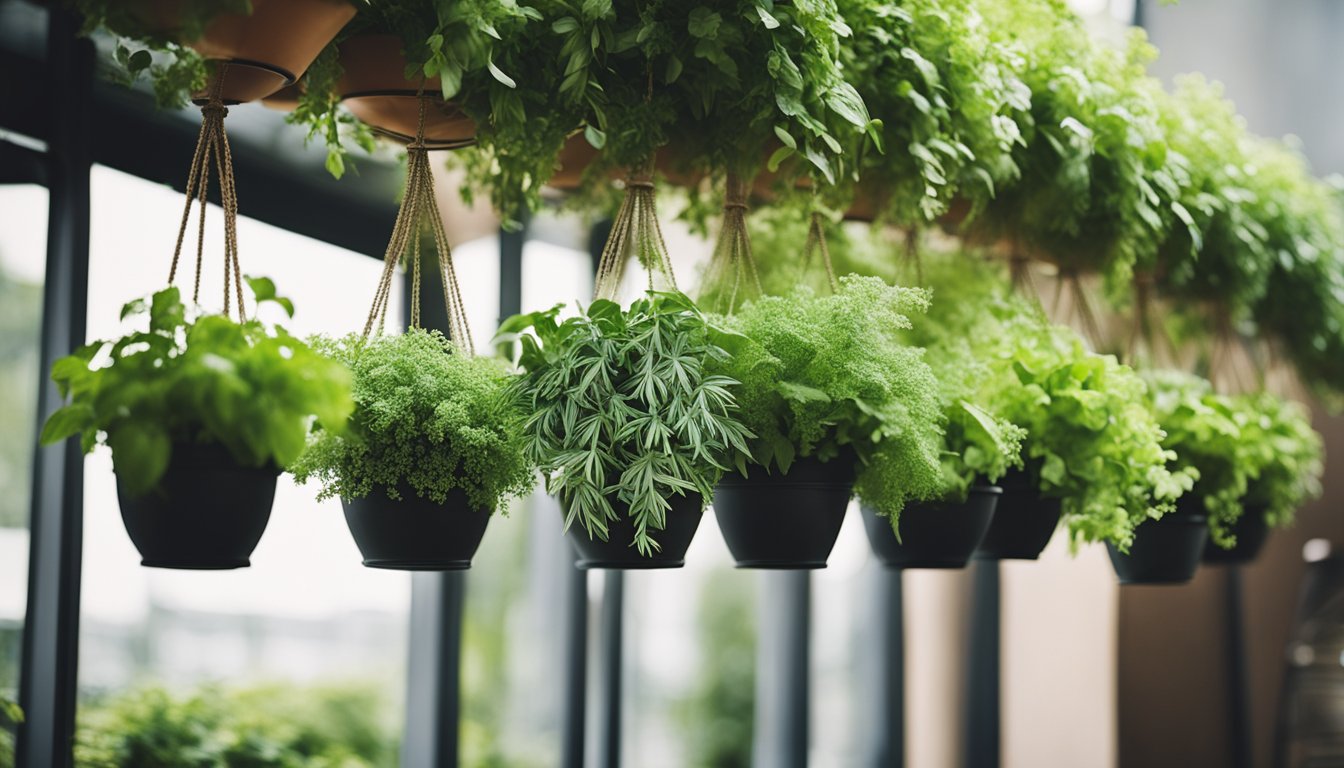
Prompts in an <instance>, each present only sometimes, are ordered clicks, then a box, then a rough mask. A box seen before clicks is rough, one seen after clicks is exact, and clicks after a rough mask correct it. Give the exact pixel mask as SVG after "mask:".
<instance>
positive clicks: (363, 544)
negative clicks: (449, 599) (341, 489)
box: [341, 485, 490, 571]
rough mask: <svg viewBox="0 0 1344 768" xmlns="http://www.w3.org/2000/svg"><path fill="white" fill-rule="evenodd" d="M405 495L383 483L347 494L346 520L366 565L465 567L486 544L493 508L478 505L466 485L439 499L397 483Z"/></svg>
mask: <svg viewBox="0 0 1344 768" xmlns="http://www.w3.org/2000/svg"><path fill="white" fill-rule="evenodd" d="M397 493H398V494H399V495H400V496H401V499H400V500H396V501H394V500H393V499H391V498H389V497H388V495H387V491H385V490H383V489H381V488H379V489H377V490H375V491H374V492H373V493H370V494H369V495H368V496H365V497H363V498H360V499H351V500H349V501H346V500H345V499H342V500H341V506H343V507H345V522H346V524H347V525H349V526H350V534H351V535H352V536H354V537H355V544H356V545H357V546H358V547H359V551H360V554H362V555H364V565H366V566H368V567H370V568H388V569H392V570H398V571H463V570H466V569H468V568H470V567H471V558H472V556H473V555H475V554H476V548H477V547H479V546H481V538H482V537H483V536H485V526H486V524H487V523H489V522H490V509H489V508H487V507H473V506H471V505H470V504H469V503H467V494H466V493H464V492H463V491H462V489H460V488H454V489H453V490H451V491H449V492H448V498H447V499H445V501H444V503H442V504H438V503H435V502H433V501H430V500H429V499H425V498H422V497H420V496H417V495H416V494H415V490H414V489H412V488H411V487H410V486H408V485H402V486H401V487H399V488H398V489H397Z"/></svg>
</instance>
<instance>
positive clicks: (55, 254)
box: [16, 5, 94, 768]
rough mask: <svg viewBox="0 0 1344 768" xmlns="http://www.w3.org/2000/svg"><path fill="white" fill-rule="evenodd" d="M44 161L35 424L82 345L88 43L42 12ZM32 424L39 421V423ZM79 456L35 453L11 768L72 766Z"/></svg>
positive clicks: (55, 9) (74, 27)
mask: <svg viewBox="0 0 1344 768" xmlns="http://www.w3.org/2000/svg"><path fill="white" fill-rule="evenodd" d="M49 13H50V26H49V28H48V33H47V35H48V36H47V73H48V74H49V75H50V83H49V84H48V85H49V87H48V89H47V93H49V94H52V96H51V99H50V105H51V114H50V132H49V133H48V136H49V139H50V140H49V142H48V148H49V149H48V159H49V162H50V167H49V186H48V188H49V192H50V198H49V199H50V203H49V205H50V214H49V220H48V225H47V268H46V284H45V285H44V286H43V294H42V338H41V355H40V364H39V366H38V370H39V375H40V376H41V377H42V380H41V382H40V383H39V386H38V402H37V411H38V418H39V419H40V420H41V421H45V420H46V418H47V417H48V416H49V415H50V414H51V413H52V412H53V411H55V410H56V409H57V408H58V407H60V404H61V398H60V395H59V393H58V392H57V391H56V388H55V387H54V386H53V385H52V383H51V382H50V381H49V380H48V379H47V378H46V372H47V371H48V370H50V369H51V364H52V363H53V362H55V360H56V359H57V358H60V357H62V356H64V355H66V354H69V353H70V352H71V351H72V350H74V349H75V348H76V347H79V346H80V345H82V344H83V343H84V334H85V330H86V311H87V308H88V281H89V170H90V168H91V166H92V149H91V140H90V134H89V126H90V125H91V124H92V119H91V117H90V115H89V104H90V103H91V102H92V82H93V60H94V55H93V44H92V43H91V42H90V41H88V40H86V39H82V38H79V37H78V35H77V32H78V30H79V20H78V19H77V18H76V17H75V16H74V14H72V13H70V12H68V11H66V10H64V9H62V8H60V7H59V6H56V5H53V6H50V8H49ZM39 426H40V424H39ZM83 517H84V456H83V454H82V453H81V451H80V447H79V441H78V440H73V439H72V440H67V441H65V442H64V443H63V444H61V445H52V446H47V447H42V448H37V449H36V450H35V454H34V459H33V491H32V517H31V519H30V523H29V525H30V528H29V530H30V536H31V540H30V544H29V547H30V549H29V561H28V612H27V617H26V620H25V621H24V625H23V659H22V667H21V670H20V680H19V704H20V706H22V707H23V709H24V712H25V713H26V722H25V723H24V724H23V725H22V726H21V727H20V728H19V731H18V744H17V754H16V757H17V763H16V764H17V765H18V766H20V768H68V767H69V766H71V765H72V764H73V759H74V758H73V754H72V749H73V744H74V735H75V708H76V704H77V696H78V683H79V676H78V667H77V662H78V657H79V586H80V584H79V581H80V565H81V557H82V551H83V522H84V521H83Z"/></svg>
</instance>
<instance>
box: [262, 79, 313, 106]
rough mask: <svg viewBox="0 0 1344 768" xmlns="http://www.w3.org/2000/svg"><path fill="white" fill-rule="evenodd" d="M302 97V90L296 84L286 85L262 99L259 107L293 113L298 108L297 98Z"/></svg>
mask: <svg viewBox="0 0 1344 768" xmlns="http://www.w3.org/2000/svg"><path fill="white" fill-rule="evenodd" d="M302 96H303V90H302V89H301V88H299V85H298V83H295V84H294V85H286V86H285V87H284V88H281V89H280V90H278V91H276V92H275V93H272V94H271V95H270V96H267V97H266V98H264V99H262V100H261V105H262V106H263V107H266V108H267V109H274V110H275V111H276V112H293V111H294V110H295V109H297V108H298V106H299V98H300V97H302Z"/></svg>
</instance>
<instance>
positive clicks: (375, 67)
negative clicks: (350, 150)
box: [336, 35, 476, 149]
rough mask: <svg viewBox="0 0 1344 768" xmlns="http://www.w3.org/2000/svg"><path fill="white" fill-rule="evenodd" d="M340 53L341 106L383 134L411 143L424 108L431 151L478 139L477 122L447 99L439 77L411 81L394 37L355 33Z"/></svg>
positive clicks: (425, 136) (343, 42) (342, 44)
mask: <svg viewBox="0 0 1344 768" xmlns="http://www.w3.org/2000/svg"><path fill="white" fill-rule="evenodd" d="M339 50H340V63H341V69H342V70H343V71H342V74H341V78H340V81H339V83H338V84H337V86H336V90H337V94H338V95H339V97H340V100H341V103H342V104H343V105H345V108H346V109H348V110H350V112H351V113H352V114H354V116H355V117H357V118H359V119H360V120H361V121H363V122H364V123H366V124H368V125H370V126H372V127H373V128H374V129H375V130H376V131H378V132H379V133H381V134H383V135H385V136H388V137H390V138H392V139H395V140H397V141H401V142H409V141H410V140H411V139H412V138H413V137H414V136H415V135H416V130H417V127H418V126H419V125H420V120H421V118H420V114H421V111H422V110H423V112H424V134H423V135H424V144H425V146H426V147H427V148H429V149H460V148H461V147H466V146H470V145H471V144H472V143H473V142H474V141H475V140H476V124H475V123H474V122H472V120H471V118H469V117H467V116H466V114H465V113H463V112H462V110H461V108H460V107H459V106H458V105H457V104H456V103H454V102H451V101H445V100H444V99H443V97H442V95H441V89H442V85H441V83H440V80H439V78H438V77H425V78H416V79H414V80H410V79H407V77H406V68H407V61H406V56H405V54H404V53H403V52H402V43H401V40H400V39H399V38H397V37H396V36H395V35H356V36H354V37H351V38H349V39H347V40H343V41H342V42H341V43H340V44H339ZM422 94H423V96H424V98H423V99H422V98H420V96H421V95H422Z"/></svg>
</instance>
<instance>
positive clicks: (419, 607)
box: [401, 571, 466, 768]
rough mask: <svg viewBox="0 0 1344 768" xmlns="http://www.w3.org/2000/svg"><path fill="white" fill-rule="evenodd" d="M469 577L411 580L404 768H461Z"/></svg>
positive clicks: (437, 575)
mask: <svg viewBox="0 0 1344 768" xmlns="http://www.w3.org/2000/svg"><path fill="white" fill-rule="evenodd" d="M464 575H465V574H464V573H463V572H462V571H454V572H448V573H415V574H412V576H411V637H410V642H411V644H410V652H409V653H408V654H407V657H406V664H407V672H408V674H407V680H406V736H405V738H404V739H403V741H402V747H401V764H402V766H403V768H431V767H432V768H455V766H457V764H458V716H459V707H460V705H459V702H458V686H459V683H460V682H461V675H460V666H461V658H462V609H463V607H464V604H465V602H466V580H465V579H464V578H463V576H464Z"/></svg>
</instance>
